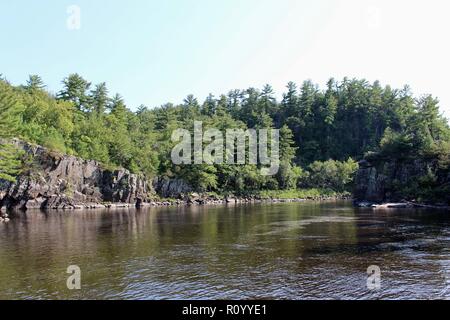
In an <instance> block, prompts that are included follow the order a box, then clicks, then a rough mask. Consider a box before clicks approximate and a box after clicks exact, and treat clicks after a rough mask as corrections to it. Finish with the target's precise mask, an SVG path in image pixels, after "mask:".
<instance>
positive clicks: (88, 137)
mask: <svg viewBox="0 0 450 320" xmlns="http://www.w3.org/2000/svg"><path fill="white" fill-rule="evenodd" d="M0 115H1V117H0V138H1V137H5V138H7V137H14V136H16V137H19V138H22V139H25V140H28V141H30V142H34V143H38V144H41V145H44V146H46V147H48V148H50V149H51V150H55V151H58V152H62V153H69V154H73V155H77V156H80V157H82V158H85V159H94V160H97V161H99V162H101V163H102V165H103V166H105V167H108V168H116V167H125V168H127V169H129V170H131V171H132V172H139V173H144V174H145V175H147V176H149V177H150V176H155V175H161V176H165V177H168V178H183V179H185V180H186V181H188V182H189V183H190V184H191V185H192V186H195V187H196V189H198V191H202V192H221V193H224V192H235V193H245V192H247V191H249V190H271V189H272V190H273V189H280V190H284V191H283V192H288V191H289V190H294V189H295V188H298V187H300V188H322V189H330V190H331V189H332V190H334V191H338V192H343V191H346V190H350V188H351V186H352V180H353V176H354V173H355V171H356V169H357V164H356V162H355V161H354V160H352V159H362V158H363V157H364V155H367V156H368V157H374V158H377V157H378V158H380V157H384V158H401V157H406V158H408V157H415V156H417V155H420V156H423V157H428V158H432V159H436V161H437V163H438V167H439V172H437V173H436V172H433V174H435V175H439V176H441V175H443V174H444V175H445V174H446V172H448V168H449V163H450V160H449V159H450V156H449V150H450V147H449V146H450V142H449V141H450V130H449V126H448V123H447V121H446V120H445V119H444V118H443V117H442V116H441V115H440V114H439V107H438V101H437V100H436V99H434V98H433V97H431V96H425V97H422V98H420V99H414V97H413V96H412V95H411V93H410V91H409V88H408V87H405V88H403V89H402V90H394V89H392V88H390V87H389V86H386V87H382V86H381V85H380V83H379V82H375V83H373V84H370V83H368V82H367V81H365V80H356V79H347V78H345V79H344V80H343V81H341V82H338V81H335V80H334V79H331V80H330V81H328V83H327V85H326V89H325V90H321V89H320V88H319V87H318V86H317V85H315V84H314V83H312V82H311V81H305V82H304V83H302V84H301V86H299V87H297V85H296V84H295V83H293V82H290V83H289V84H288V85H287V90H286V93H284V94H283V98H282V100H281V101H280V102H278V101H277V100H276V99H275V94H274V92H273V89H272V87H271V86H270V85H265V86H264V87H263V88H262V90H259V89H256V88H249V89H247V90H233V91H230V92H229V93H228V94H227V95H221V96H218V97H214V96H213V95H211V94H210V95H209V96H208V97H207V98H206V99H205V101H203V102H199V100H197V98H195V97H194V96H192V95H189V96H187V97H186V99H185V100H184V101H183V103H181V104H179V105H174V104H171V103H168V104H165V105H163V106H161V107H156V108H147V107H145V106H140V107H139V108H138V109H137V111H136V112H132V111H131V110H130V109H129V108H128V107H127V105H126V104H125V101H124V100H123V99H122V97H121V96H120V95H118V94H116V95H114V96H110V95H109V92H108V88H107V86H106V84H105V83H100V84H97V85H94V86H91V83H90V82H88V81H87V80H85V79H83V78H82V77H81V76H80V75H78V74H71V75H69V76H68V77H67V78H65V79H64V80H63V88H62V90H61V91H60V92H59V93H58V94H57V96H56V97H55V96H53V95H52V94H50V93H48V92H47V91H45V84H44V83H43V81H42V79H41V78H40V77H39V76H37V75H32V76H30V78H29V79H28V81H27V83H26V84H25V85H23V86H12V85H10V84H9V83H8V82H7V81H5V80H0ZM194 121H203V124H204V130H206V129H207V128H217V129H219V130H222V131H225V130H226V129H233V128H236V129H238V128H239V129H244V130H245V129H247V128H256V129H258V128H280V169H279V171H278V173H277V174H276V175H275V176H271V177H266V176H262V175H261V174H260V169H261V166H260V165H252V164H245V165H239V166H232V165H228V164H214V165H195V166H183V165H181V166H176V165H174V164H173V163H172V161H171V159H170V152H171V150H172V148H173V146H174V145H175V143H173V142H172V141H171V134H172V132H173V130H175V129H179V128H185V129H188V130H191V131H192V128H193V124H194ZM2 152H3V153H2V154H1V157H2V160H1V161H3V163H4V165H3V164H2V170H3V172H4V173H3V174H4V175H5V177H6V175H9V176H8V178H11V177H13V176H14V174H16V173H17V171H16V170H17V162H15V160H14V159H15V158H14V157H15V155H14V152H12V151H11V150H9V151H8V150H7V147H5V148H4V149H3V151H2ZM329 159H333V160H329ZM347 159H348V160H347ZM8 172H9V173H8ZM432 178H433V177H431V176H427V177H423V179H419V180H417V186H420V187H422V188H424V190H428V189H430V188H431V187H430V188H428V187H427V186H434V185H437V184H439V181H436V180H433V179H432ZM427 188H428V189H427ZM444 189H445V188H443V190H444ZM430 190H436V188H434V187H433V188H431V189H430ZM321 191H323V190H321ZM433 192H434V191H433Z"/></svg>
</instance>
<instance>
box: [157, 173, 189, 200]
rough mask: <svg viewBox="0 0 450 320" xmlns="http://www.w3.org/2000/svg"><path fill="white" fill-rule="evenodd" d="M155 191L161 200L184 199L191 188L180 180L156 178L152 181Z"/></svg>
mask: <svg viewBox="0 0 450 320" xmlns="http://www.w3.org/2000/svg"><path fill="white" fill-rule="evenodd" d="M153 186H154V188H155V191H156V192H157V193H158V194H159V195H160V196H161V197H163V198H184V197H185V195H186V194H188V193H190V192H192V191H193V188H192V187H191V186H190V185H189V184H187V183H186V182H185V181H184V180H181V179H167V178H163V177H157V178H156V179H155V180H154V181H153Z"/></svg>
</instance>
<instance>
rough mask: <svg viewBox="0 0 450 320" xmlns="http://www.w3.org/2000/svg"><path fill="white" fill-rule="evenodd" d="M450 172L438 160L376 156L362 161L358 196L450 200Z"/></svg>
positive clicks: (374, 199)
mask: <svg viewBox="0 0 450 320" xmlns="http://www.w3.org/2000/svg"><path fill="white" fill-rule="evenodd" d="M449 186H450V174H449V168H448V167H445V166H444V167H442V165H440V164H439V163H438V161H437V159H432V158H431V159H426V158H420V157H417V158H409V159H389V160H386V159H375V160H369V161H368V160H363V161H361V162H360V163H359V170H358V172H357V175H356V180H355V188H354V192H353V193H354V199H355V200H356V201H358V202H364V201H369V202H372V203H386V202H396V201H403V200H408V201H416V200H417V201H423V202H427V203H437V202H439V203H441V204H449V203H450V193H449V192H447V191H448V189H449Z"/></svg>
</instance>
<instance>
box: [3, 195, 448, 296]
mask: <svg viewBox="0 0 450 320" xmlns="http://www.w3.org/2000/svg"><path fill="white" fill-rule="evenodd" d="M69 265H77V266H79V267H80V270H81V289H80V290H69V289H68V288H67V285H66V281H67V278H68V277H69V276H70V274H68V273H67V268H68V266H69ZM369 266H378V267H379V268H380V271H381V275H380V277H379V279H380V282H379V284H380V286H379V288H378V287H377V286H376V284H377V282H376V281H374V279H375V278H373V277H374V276H375V277H376V275H372V277H371V278H370V279H369V284H370V285H371V286H369V287H368V285H367V283H368V274H367V269H368V267H369ZM374 284H375V286H373V285H374ZM449 286H450V214H449V212H446V211H428V210H410V209H390V210H373V209H362V208H358V209H357V208H353V207H352V206H351V203H349V202H340V201H339V202H321V203H314V202H305V203H288V204H252V205H237V206H234V205H233V206H213V207H209V206H206V207H180V208H148V209H142V210H135V209H126V210H125V209H124V210H110V211H107V210H105V211H80V212H57V211H54V212H48V213H44V212H28V213H21V214H19V215H18V216H17V217H16V218H14V219H12V220H11V221H10V222H8V223H6V224H5V223H0V298H2V299H450V288H449Z"/></svg>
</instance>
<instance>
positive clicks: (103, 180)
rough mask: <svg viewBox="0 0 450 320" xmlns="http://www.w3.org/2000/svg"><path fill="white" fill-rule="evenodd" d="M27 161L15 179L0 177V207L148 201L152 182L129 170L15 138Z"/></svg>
mask: <svg viewBox="0 0 450 320" xmlns="http://www.w3.org/2000/svg"><path fill="white" fill-rule="evenodd" d="M14 143H15V144H16V145H17V146H18V147H20V148H22V149H23V150H24V151H25V152H26V154H27V156H29V158H30V159H31V160H30V161H29V168H28V169H27V171H26V172H24V173H23V174H22V175H20V176H19V177H18V178H17V181H16V182H15V183H10V182H6V181H0V207H7V208H9V209H11V208H16V209H37V208H41V209H76V208H80V207H84V206H89V207H93V206H94V207H95V204H100V203H103V202H120V203H130V204H137V205H139V204H140V203H142V202H149V201H151V197H152V194H153V193H154V190H153V183H152V182H151V181H148V180H146V179H145V177H143V176H141V175H136V174H131V173H130V172H129V171H128V170H125V169H119V170H114V171H110V170H107V169H104V168H102V167H101V165H100V164H99V163H98V162H96V161H90V160H83V159H80V158H77V157H74V156H67V155H60V154H56V153H52V152H50V151H48V150H47V149H46V148H43V147H40V146H36V145H31V144H28V143H24V142H22V141H19V140H14Z"/></svg>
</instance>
